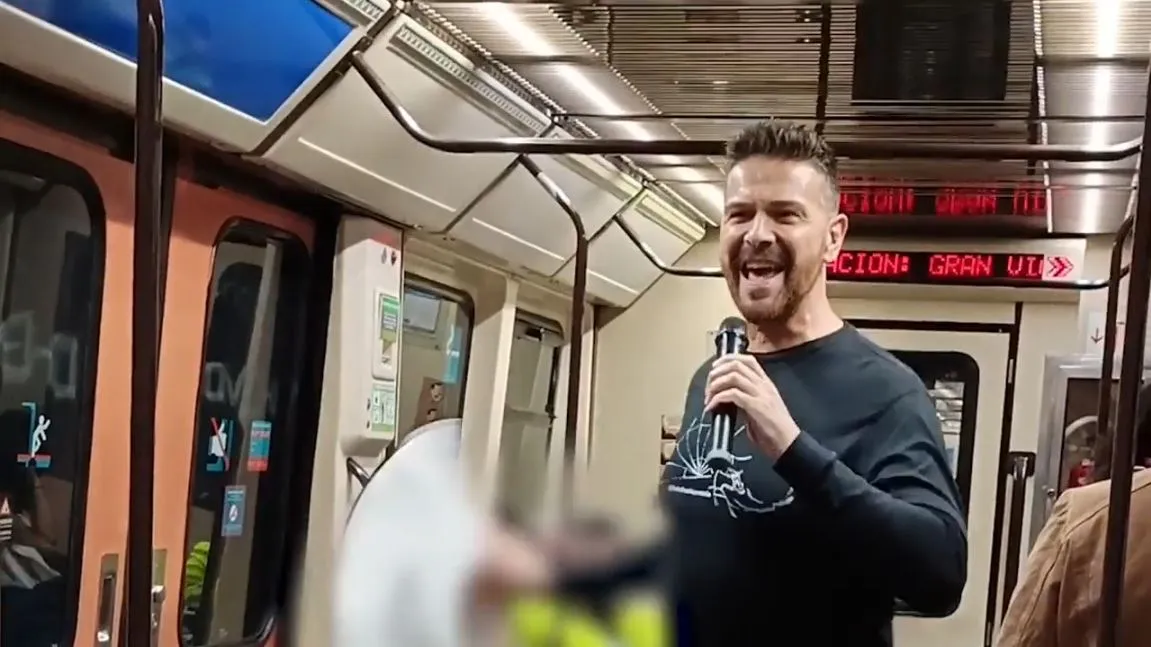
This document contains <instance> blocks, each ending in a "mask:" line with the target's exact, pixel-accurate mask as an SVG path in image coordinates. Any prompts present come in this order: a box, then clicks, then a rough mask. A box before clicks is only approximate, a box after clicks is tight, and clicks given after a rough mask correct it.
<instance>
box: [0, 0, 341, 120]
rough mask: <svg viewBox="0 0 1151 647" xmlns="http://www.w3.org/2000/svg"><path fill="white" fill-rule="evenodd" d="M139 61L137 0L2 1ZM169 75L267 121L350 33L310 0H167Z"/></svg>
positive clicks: (240, 110)
mask: <svg viewBox="0 0 1151 647" xmlns="http://www.w3.org/2000/svg"><path fill="white" fill-rule="evenodd" d="M5 2H6V4H9V5H11V6H14V7H16V8H17V9H21V10H24V11H26V12H28V13H30V14H32V15H34V16H37V17H38V18H41V19H42V20H44V21H46V22H49V23H51V24H53V25H55V26H57V27H59V28H61V29H63V30H65V31H68V32H71V33H72V34H75V35H76V36H79V37H80V38H83V39H85V40H87V41H89V42H91V43H93V44H95V45H98V46H100V47H102V48H104V49H106V50H108V51H110V52H113V53H115V54H118V55H120V56H122V57H124V58H126V59H128V60H130V61H133V62H135V61H136V1H135V0H5ZM164 14H165V18H166V35H165V38H166V40H165V46H164V51H165V54H166V58H165V68H164V72H165V76H166V77H168V78H169V79H171V80H173V81H175V82H177V83H179V84H181V85H183V86H186V87H188V88H190V89H192V90H195V91H197V92H199V93H201V94H203V95H205V96H207V97H210V98H212V99H215V100H216V101H219V102H220V103H222V104H224V105H226V106H229V107H231V108H233V109H235V110H237V111H239V112H242V113H244V114H246V115H248V116H250V117H253V118H255V119H259V120H260V121H267V120H268V119H270V118H271V117H272V115H273V114H275V112H276V110H277V109H279V107H280V106H281V105H283V104H284V102H285V101H287V100H288V98H289V97H290V96H291V95H292V93H294V92H295V91H296V89H297V88H299V87H300V86H301V85H302V84H303V83H304V80H305V79H307V78H308V76H309V75H310V74H311V73H312V72H313V71H315V70H316V68H318V67H319V66H320V63H321V62H323V60H324V59H325V58H326V57H327V56H328V55H329V54H331V53H332V52H333V51H334V50H335V49H336V47H337V46H338V45H339V44H340V42H341V41H342V40H343V39H344V37H345V36H347V35H348V34H349V33H351V31H352V27H351V25H349V24H348V23H346V22H344V21H343V20H342V19H341V18H339V17H338V16H336V15H335V14H333V13H331V12H330V11H328V10H327V9H325V8H323V7H321V6H320V5H319V4H316V3H315V2H313V1H312V0H261V1H259V2H253V1H252V0H167V1H166V2H165V3H164Z"/></svg>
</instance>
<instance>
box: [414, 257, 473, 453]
mask: <svg viewBox="0 0 1151 647" xmlns="http://www.w3.org/2000/svg"><path fill="white" fill-rule="evenodd" d="M403 311H404V312H403V314H404V333H403V336H402V337H401V339H400V394H399V401H400V402H399V409H400V410H399V424H398V425H397V427H396V429H397V434H398V438H397V441H398V440H402V439H403V437H404V436H406V435H407V434H408V433H409V432H411V431H412V430H413V429H417V428H419V427H421V426H423V425H425V424H427V423H429V422H432V421H433V420H438V419H440V418H457V417H459V416H460V415H461V413H462V406H463V401H464V376H465V375H467V368H468V366H467V364H468V348H469V342H470V341H471V334H472V307H471V304H470V302H469V301H468V300H467V297H466V296H464V295H461V294H456V293H453V292H451V291H449V290H446V289H444V288H440V287H437V286H434V285H432V284H430V283H426V282H424V281H422V280H420V279H416V278H413V277H411V276H406V277H404V304H403Z"/></svg>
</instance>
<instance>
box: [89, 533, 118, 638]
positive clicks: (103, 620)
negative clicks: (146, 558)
mask: <svg viewBox="0 0 1151 647" xmlns="http://www.w3.org/2000/svg"><path fill="white" fill-rule="evenodd" d="M119 567H120V556H119V555H117V554H115V553H109V554H106V555H104V556H102V557H101V558H100V583H99V590H98V591H97V598H96V636H95V641H94V642H95V645H96V647H111V645H112V630H113V627H114V626H115V623H116V579H117V578H116V576H117V571H118V570H119Z"/></svg>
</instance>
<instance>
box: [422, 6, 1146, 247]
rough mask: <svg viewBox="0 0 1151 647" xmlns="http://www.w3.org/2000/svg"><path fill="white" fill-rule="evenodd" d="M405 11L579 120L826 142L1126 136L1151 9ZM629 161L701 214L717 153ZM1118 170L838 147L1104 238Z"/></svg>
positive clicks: (885, 167) (856, 167)
mask: <svg viewBox="0 0 1151 647" xmlns="http://www.w3.org/2000/svg"><path fill="white" fill-rule="evenodd" d="M416 12H417V13H419V14H420V16H421V19H423V20H429V21H431V22H435V23H437V24H439V25H440V26H442V27H444V28H446V29H449V30H454V32H455V33H457V34H459V35H460V37H461V38H462V39H464V40H466V41H468V42H470V43H472V44H473V45H474V46H475V47H476V48H477V49H478V50H479V51H481V52H483V54H484V56H485V57H487V58H488V59H489V60H491V61H494V62H497V64H499V65H502V66H504V67H506V68H508V69H509V70H511V71H512V72H513V73H514V74H515V75H517V76H519V77H520V78H521V79H522V80H524V81H526V82H527V83H529V84H530V85H531V86H533V87H534V89H535V90H536V91H539V92H541V93H542V94H545V95H546V96H547V97H549V98H550V99H552V100H554V102H555V103H557V104H558V105H559V106H562V108H561V111H562V112H563V113H565V114H566V115H569V116H570V117H571V118H573V119H578V121H579V123H580V124H582V125H585V126H587V127H588V128H589V129H590V130H591V131H592V132H594V133H596V134H598V135H600V136H603V137H610V138H631V139H655V138H658V139H670V138H679V137H685V138H691V139H723V138H726V137H727V136H730V134H731V133H733V132H734V131H735V130H737V129H738V127H739V126H740V125H742V124H744V123H747V120H748V119H754V118H761V117H764V116H768V115H771V116H779V117H786V118H789V119H791V120H793V121H799V122H802V123H807V124H809V125H812V126H813V127H820V128H822V129H823V130H824V132H825V134H826V135H827V136H828V137H829V139H831V140H832V141H838V142H843V141H865V142H866V141H891V140H906V141H943V142H955V141H968V142H971V141H975V142H981V143H1006V144H1020V143H1028V142H1030V143H1052V144H1072V145H1086V144H1107V143H1116V142H1120V141H1124V140H1126V139H1128V136H1132V137H1134V136H1137V135H1139V134H1140V133H1141V123H1139V122H1138V121H1137V120H1136V119H1134V118H1128V119H1126V120H1125V122H1126V124H1127V125H1126V127H1121V126H1118V125H1112V126H1108V123H1109V122H1108V117H1112V116H1124V117H1134V116H1135V115H1138V114H1139V113H1140V112H1141V106H1142V101H1143V95H1144V93H1145V87H1144V86H1145V78H1144V75H1143V73H1142V72H1143V69H1144V67H1145V65H1146V62H1147V37H1146V34H1147V33H1149V31H1148V30H1149V28H1151V24H1148V21H1149V19H1151V3H1147V2H1136V1H1135V0H1100V1H1097V2H1096V1H1094V0H1034V1H1026V0H1015V1H1014V2H1010V1H1007V0H970V1H969V2H966V3H956V2H947V1H944V0H891V1H884V2H880V1H878V0H833V1H831V2H826V3H803V2H772V3H755V2H740V1H734V0H733V1H731V2H715V3H698V2H697V3H689V2H673V1H670V0H665V1H659V0H654V1H650V2H636V1H628V0H600V1H595V2H593V1H591V0H587V1H582V2H581V1H578V0H577V1H573V2H564V3H554V4H547V3H543V2H517V3H513V4H493V3H468V2H454V1H445V0H441V1H440V2H431V3H416ZM1108 69H1110V71H1109V72H1108V71H1107V70H1108ZM589 88H590V89H589ZM657 114H662V115H664V116H663V117H660V116H657ZM619 115H626V116H627V118H624V119H620V118H618V116H619ZM647 115H650V117H648V116H647ZM740 115H743V116H745V118H744V119H743V120H740V119H737V118H733V117H738V116H740ZM613 116H615V117H616V118H611V117H613ZM1101 133H1106V135H1105V136H1104V135H1102V134H1101ZM635 161H637V162H640V163H641V165H642V166H644V167H645V168H646V169H647V170H648V172H649V173H650V174H651V175H652V176H653V177H656V178H658V179H660V180H662V181H664V182H665V184H666V185H667V186H668V187H670V188H672V189H673V190H675V191H677V192H678V193H680V194H681V195H682V196H683V197H684V198H685V199H688V200H691V201H693V204H697V205H699V206H706V205H707V204H711V205H713V207H712V210H711V211H709V213H710V214H711V215H712V216H713V217H714V216H715V215H716V214H717V213H718V207H716V206H714V205H717V204H718V203H719V201H720V200H721V197H720V195H721V182H722V164H721V161H720V160H716V159H707V158H678V159H676V160H668V159H666V158H663V159H638V158H636V159H635ZM1133 164H1134V160H1133V159H1131V160H1125V161H1121V162H1115V163H1109V164H1068V163H1062V164H1043V163H1040V164H1036V163H1026V162H1011V161H1002V162H992V163H987V162H974V163H973V162H959V161H948V160H940V161H937V162H936V161H933V162H932V163H931V164H923V163H922V162H919V161H906V160H884V161H872V160H862V159H851V160H844V161H843V162H842V175H843V176H844V179H845V180H846V181H847V183H849V184H850V183H851V182H853V181H861V182H864V183H868V182H880V183H882V182H890V181H893V180H899V181H903V182H911V183H915V182H922V183H925V184H939V183H941V182H949V183H956V182H970V183H983V184H996V185H1005V184H1015V185H1016V186H1018V185H1021V184H1022V185H1026V186H1027V187H1028V188H1035V187H1047V188H1049V190H1050V197H1051V199H1050V200H1049V201H1048V202H1049V203H1050V205H1051V211H1050V214H1049V215H1050V221H1051V229H1052V230H1053V231H1055V232H1059V233H1103V232H1112V231H1114V230H1115V229H1116V227H1117V226H1118V223H1119V222H1120V221H1121V220H1122V218H1123V217H1124V215H1125V213H1126V203H1127V200H1128V197H1129V195H1130V191H1129V187H1130V183H1131V181H1132V173H1131V171H1132V169H1133Z"/></svg>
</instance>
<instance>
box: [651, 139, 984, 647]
mask: <svg viewBox="0 0 1151 647" xmlns="http://www.w3.org/2000/svg"><path fill="white" fill-rule="evenodd" d="M728 160H729V163H730V170H729V172H728V176H727V189H726V205H725V210H724V215H723V220H722V223H721V224H720V234H719V244H720V262H721V264H722V266H723V272H724V276H725V278H726V280H727V285H728V289H729V291H730V292H731V297H732V299H733V301H734V302H735V305H736V307H737V308H738V310H739V312H740V313H741V314H742V315H743V318H744V319H745V320H746V321H747V324H748V337H749V342H750V343H749V348H748V351H749V352H748V354H745V355H737V356H728V357H722V358H719V359H717V360H715V361H713V362H712V361H709V362H708V363H707V364H705V365H704V366H702V367H700V369H699V370H698V371H696V374H695V376H694V377H693V378H692V381H691V386H690V389H689V391H688V395H687V401H686V404H685V409H684V417H683V420H684V427H683V428H684V430H685V431H684V432H683V433H681V435H680V438H679V444H678V447H677V448H676V452H675V455H674V457H673V460H671V461H670V462H669V463H668V465H667V468H666V470H665V473H664V487H665V489H666V497H665V501H666V503H667V507H668V514H669V517H670V519H671V526H672V539H671V541H670V542H669V545H670V551H671V555H670V556H669V557H670V564H671V568H672V571H673V573H674V578H673V581H674V585H673V592H672V595H673V599H674V600H675V601H676V603H677V606H678V609H679V613H680V615H681V616H682V618H681V623H680V624H681V631H687V632H688V633H689V634H690V635H685V636H682V642H681V644H684V645H691V646H692V647H713V646H714V647H743V646H748V647H751V646H753V645H754V646H758V645H766V644H778V645H786V644H804V645H834V646H836V647H872V646H889V645H891V622H892V614H893V605H894V603H895V600H896V599H897V598H898V599H899V600H902V601H903V602H904V603H906V604H907V605H909V606H910V607H911V608H913V609H914V610H916V611H918V612H920V613H924V614H928V615H947V614H949V613H951V612H953V611H954V610H955V608H956V607H957V606H958V605H959V601H960V596H961V594H962V592H963V586H964V583H965V582H966V578H967V539H966V534H965V530H964V517H963V512H962V511H961V509H960V503H959V495H958V489H957V487H956V484H955V481H954V479H953V478H952V476H951V471H950V468H949V466H948V460H947V457H946V452H945V450H944V447H943V441H942V435H941V432H940V426H939V420H938V418H937V417H936V414H935V407H934V405H933V403H932V400H931V399H930V397H929V396H928V393H927V390H926V388H925V387H924V385H923V383H922V382H921V381H920V379H919V377H918V376H916V375H915V374H914V373H913V372H912V371H911V370H910V369H908V368H907V366H905V365H903V364H902V363H900V362H899V361H898V360H897V359H895V358H894V357H892V356H891V355H890V354H889V353H887V352H886V351H884V350H883V349H882V348H879V347H878V346H876V345H875V344H873V343H872V342H870V341H868V340H867V339H866V338H864V337H863V336H862V335H861V334H860V333H859V331H857V330H856V329H855V328H853V327H851V326H850V325H847V324H845V323H844V322H843V320H842V319H840V318H839V317H838V316H837V315H836V314H835V312H834V311H833V310H832V308H831V304H830V303H829V301H828V297H827V276H826V272H825V264H826V263H828V262H830V261H833V260H835V258H836V255H837V254H838V253H839V251H840V249H841V247H842V246H843V241H844V237H845V235H846V234H847V225H848V223H847V216H845V215H844V214H841V213H839V209H838V207H839V189H838V185H837V182H836V159H835V154H834V152H833V151H832V149H831V148H830V147H829V146H828V144H827V143H826V142H825V141H824V140H823V139H822V137H820V136H819V135H818V134H816V133H814V132H812V131H810V130H807V129H805V128H802V127H799V126H796V125H792V124H787V123H781V122H776V121H766V122H761V123H758V124H755V125H753V126H750V127H748V128H746V129H745V130H743V131H742V132H741V133H739V135H738V136H737V137H736V138H735V139H734V140H732V142H731V143H730V144H729V147H728ZM723 405H734V407H736V408H737V409H738V411H739V415H738V417H737V422H736V427H735V428H736V432H735V434H734V437H733V440H732V442H731V447H730V452H729V453H727V455H726V457H725V456H723V455H711V456H709V454H712V451H711V450H712V447H711V440H710V437H709V436H710V420H711V415H712V413H713V412H714V411H715V410H716V408H717V407H721V406H723ZM722 453H723V452H721V454H722ZM793 641H797V642H793Z"/></svg>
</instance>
